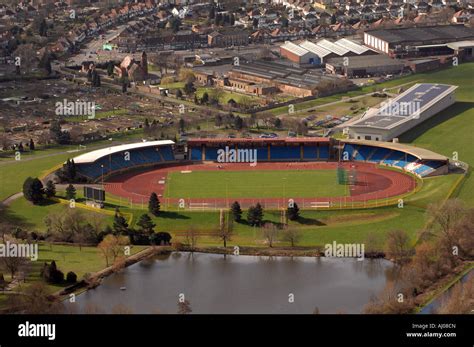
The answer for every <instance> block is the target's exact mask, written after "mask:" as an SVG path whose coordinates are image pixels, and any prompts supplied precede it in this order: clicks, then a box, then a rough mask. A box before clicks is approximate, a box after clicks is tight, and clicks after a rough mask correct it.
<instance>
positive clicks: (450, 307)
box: [436, 276, 474, 314]
mask: <svg viewBox="0 0 474 347" xmlns="http://www.w3.org/2000/svg"><path fill="white" fill-rule="evenodd" d="M473 307H474V277H472V276H471V277H470V278H469V279H468V280H467V281H466V282H465V283H462V282H458V283H456V284H455V285H454V287H453V288H452V289H451V290H450V292H449V294H448V297H447V298H446V299H445V300H442V303H441V306H440V307H439V308H438V309H437V310H436V313H439V314H470V313H472V309H473Z"/></svg>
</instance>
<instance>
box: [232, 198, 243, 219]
mask: <svg viewBox="0 0 474 347" xmlns="http://www.w3.org/2000/svg"><path fill="white" fill-rule="evenodd" d="M230 213H231V214H232V219H233V220H234V221H235V222H240V221H241V219H242V209H241V208H240V204H239V203H238V202H237V201H234V202H233V203H232V205H231V206H230Z"/></svg>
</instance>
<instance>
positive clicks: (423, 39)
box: [364, 25, 474, 58]
mask: <svg viewBox="0 0 474 347" xmlns="http://www.w3.org/2000/svg"><path fill="white" fill-rule="evenodd" d="M472 40H474V28H469V27H466V26H464V25H438V26H433V27H425V28H395V29H382V30H372V31H368V32H365V33H364V44H365V45H366V46H368V47H370V48H373V49H375V50H377V51H379V52H383V53H385V54H388V55H389V56H390V57H392V58H404V57H415V56H427V55H443V54H446V55H449V54H453V53H455V51H456V50H458V49H460V48H461V49H462V48H469V47H470V48H471V50H470V52H468V55H469V54H470V56H471V57H472V47H473V45H474V42H472ZM460 41H467V42H464V43H463V44H462V45H460V46H459V45H458V46H455V45H454V46H453V45H452V44H453V43H455V42H460ZM450 46H451V47H450Z"/></svg>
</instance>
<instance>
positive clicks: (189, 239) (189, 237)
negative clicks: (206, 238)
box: [184, 227, 199, 250]
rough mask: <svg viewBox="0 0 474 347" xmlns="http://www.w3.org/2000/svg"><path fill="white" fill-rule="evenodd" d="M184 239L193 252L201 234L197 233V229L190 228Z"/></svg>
mask: <svg viewBox="0 0 474 347" xmlns="http://www.w3.org/2000/svg"><path fill="white" fill-rule="evenodd" d="M184 237H185V240H186V244H187V245H188V246H189V247H191V250H194V248H195V247H196V245H197V242H198V239H199V233H198V232H197V231H196V229H195V228H194V227H189V228H188V229H187V230H186V233H185V235H184Z"/></svg>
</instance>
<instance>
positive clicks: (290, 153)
mask: <svg viewBox="0 0 474 347" xmlns="http://www.w3.org/2000/svg"><path fill="white" fill-rule="evenodd" d="M270 155H271V159H272V160H278V159H295V160H298V159H300V147H299V146H272V147H271V148H270Z"/></svg>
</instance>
